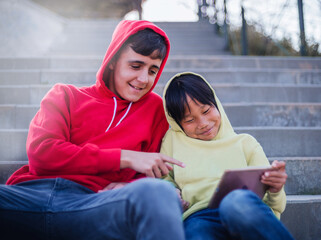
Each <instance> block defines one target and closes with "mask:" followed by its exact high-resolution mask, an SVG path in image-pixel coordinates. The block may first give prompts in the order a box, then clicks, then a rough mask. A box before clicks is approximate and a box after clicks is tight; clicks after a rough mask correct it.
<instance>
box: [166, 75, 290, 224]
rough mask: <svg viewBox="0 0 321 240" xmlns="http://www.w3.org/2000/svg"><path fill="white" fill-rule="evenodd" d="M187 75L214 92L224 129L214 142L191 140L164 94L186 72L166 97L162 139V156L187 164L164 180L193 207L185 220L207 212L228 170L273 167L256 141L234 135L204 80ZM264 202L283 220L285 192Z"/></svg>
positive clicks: (244, 136)
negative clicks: (166, 125)
mask: <svg viewBox="0 0 321 240" xmlns="http://www.w3.org/2000/svg"><path fill="white" fill-rule="evenodd" d="M188 73H190V74H194V75H197V76H199V77H201V78H202V79H203V80H204V81H205V82H206V83H207V84H208V86H209V87H210V88H211V89H212V91H213V94H214V96H215V100H216V103H217V106H218V110H219V112H220V114H221V126H220V129H219V132H218V134H217V135H216V137H215V138H214V139H212V140H211V141H202V140H199V139H194V138H191V137H188V136H187V135H186V134H185V133H184V131H183V130H182V129H181V128H180V126H179V125H178V124H177V123H176V122H175V120H174V119H173V118H171V117H170V116H169V115H168V112H167V110H166V107H165V106H166V105H165V94H166V91H167V88H168V86H169V84H170V82H171V81H172V80H173V79H174V78H175V77H177V76H179V75H182V74H186V72H185V73H179V74H176V75H175V76H174V77H173V78H172V79H171V80H169V82H168V83H167V84H166V86H165V89H164V93H163V105H164V108H165V113H166V118H167V121H168V123H169V124H170V126H171V128H170V129H169V130H168V131H167V133H166V135H165V136H164V138H163V142H162V146H161V153H163V154H166V155H168V156H171V157H173V158H175V159H177V160H179V161H182V162H184V163H185V164H186V167H185V168H181V167H178V166H175V165H173V168H174V169H173V171H171V172H170V173H169V174H168V175H167V176H166V177H165V179H166V180H168V181H170V182H172V183H173V184H174V185H175V187H177V188H178V189H180V190H181V193H182V198H183V199H184V200H185V201H188V202H189V203H190V206H189V208H188V209H187V210H186V211H185V212H184V214H183V218H184V219H185V218H187V217H188V216H189V215H191V214H192V213H194V212H197V211H199V210H201V209H204V208H207V206H208V203H209V201H210V199H211V196H212V194H213V192H214V191H215V188H216V187H217V184H218V183H219V181H220V179H221V177H222V175H223V172H224V171H225V170H226V169H233V168H243V167H247V166H269V165H270V164H269V161H268V159H267V157H266V155H265V153H264V151H263V149H262V147H261V145H260V144H259V143H258V142H257V141H256V139H255V138H254V137H252V136H250V135H248V134H237V133H235V132H234V130H233V128H232V126H231V124H230V121H229V120H228V118H227V115H226V114H225V112H224V109H223V107H222V104H221V102H220V101H219V99H218V98H217V97H216V95H215V92H214V89H213V88H212V87H211V85H210V84H209V83H208V82H207V81H206V80H205V79H204V78H203V77H202V76H200V75H198V74H195V73H191V72H188ZM263 201H264V202H265V203H266V204H267V205H269V206H270V208H271V209H272V210H273V212H274V213H275V215H276V216H277V217H278V218H280V214H281V213H282V212H283V211H284V209H285V205H286V196H285V192H284V190H283V189H282V190H281V191H280V192H278V193H271V192H269V191H267V193H266V194H265V196H264V198H263Z"/></svg>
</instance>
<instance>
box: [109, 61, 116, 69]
mask: <svg viewBox="0 0 321 240" xmlns="http://www.w3.org/2000/svg"><path fill="white" fill-rule="evenodd" d="M114 64H115V62H114V61H113V62H111V63H110V64H109V65H108V68H109V69H110V70H114V68H115V66H114Z"/></svg>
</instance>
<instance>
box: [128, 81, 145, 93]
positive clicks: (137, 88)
mask: <svg viewBox="0 0 321 240" xmlns="http://www.w3.org/2000/svg"><path fill="white" fill-rule="evenodd" d="M128 84H129V86H131V87H132V88H134V89H136V90H139V91H140V90H143V88H139V87H135V86H133V85H131V84H130V83H128Z"/></svg>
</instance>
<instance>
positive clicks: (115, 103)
mask: <svg viewBox="0 0 321 240" xmlns="http://www.w3.org/2000/svg"><path fill="white" fill-rule="evenodd" d="M113 99H114V114H113V118H112V119H111V122H110V123H109V126H108V128H107V129H106V131H105V132H107V131H108V130H109V128H110V126H111V125H112V124H113V122H114V118H115V116H116V110H117V101H116V98H115V97H113Z"/></svg>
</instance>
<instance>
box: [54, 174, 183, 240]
mask: <svg viewBox="0 0 321 240" xmlns="http://www.w3.org/2000/svg"><path fill="white" fill-rule="evenodd" d="M82 201H83V202H86V209H84V210H81V209H80V210H79V211H72V210H71V209H64V212H57V213H56V214H54V216H52V222H53V223H54V226H55V228H52V234H54V238H56V239H71V237H74V238H75V237H76V238H77V239H124V240H125V239H126V240H130V239H144V240H145V239H146V240H148V239H150V240H158V239H159V240H163V239H175V240H176V239H177V240H180V239H184V231H183V224H182V217H181V214H182V213H181V206H180V201H179V199H178V197H177V194H176V192H175V190H174V188H173V186H171V185H170V184H169V183H167V182H165V181H164V180H158V179H141V180H138V181H135V182H133V183H130V184H128V185H126V186H125V187H123V188H120V189H116V190H111V191H105V192H101V193H95V194H90V195H89V196H87V197H85V198H84V199H83V200H82ZM81 205H82V204H81ZM65 206H66V204H65ZM67 206H69V203H68V204H67ZM71 207H73V206H72V204H71ZM66 223H68V224H66ZM79 225H81V226H82V227H81V228H79V227H77V226H79ZM73 229H74V230H75V231H73ZM88 229H90V231H88ZM66 233H68V234H70V236H69V235H68V234H67V235H66Z"/></svg>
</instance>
